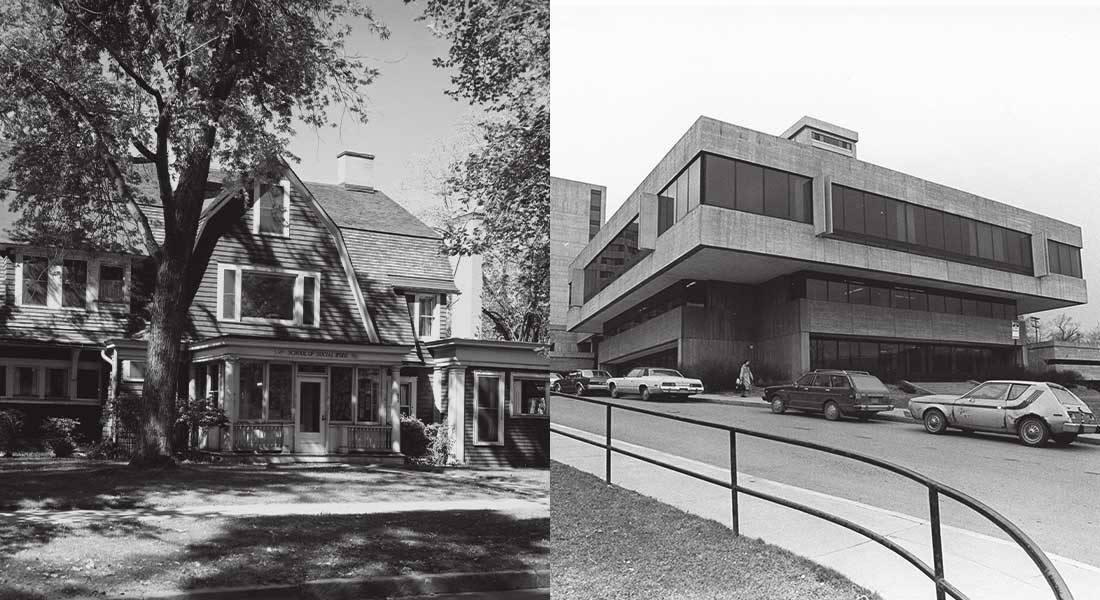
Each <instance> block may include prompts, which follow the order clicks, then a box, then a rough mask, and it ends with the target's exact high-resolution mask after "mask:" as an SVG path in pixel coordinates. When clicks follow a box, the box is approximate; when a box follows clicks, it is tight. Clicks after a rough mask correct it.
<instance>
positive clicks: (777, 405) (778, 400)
mask: <svg viewBox="0 0 1100 600" xmlns="http://www.w3.org/2000/svg"><path fill="white" fill-rule="evenodd" d="M770 402H771V405H772V412H773V413H775V414H777V415H781V414H783V413H785V412H787V401H786V400H784V399H783V396H780V395H779V394H775V395H774V396H772V397H771V399H770Z"/></svg>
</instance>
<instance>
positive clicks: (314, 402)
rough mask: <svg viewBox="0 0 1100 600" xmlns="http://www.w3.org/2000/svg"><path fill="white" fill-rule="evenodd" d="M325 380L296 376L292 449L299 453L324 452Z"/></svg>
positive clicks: (326, 396) (326, 403)
mask: <svg viewBox="0 0 1100 600" xmlns="http://www.w3.org/2000/svg"><path fill="white" fill-rule="evenodd" d="M327 399H328V395H327V394H325V380H324V379H319V378H314V377H299V378H298V407H297V410H296V411H295V419H294V421H295V430H294V451H295V452H297V453H300V454H324V453H325V431H326V430H327V429H328V428H327V427H325V421H326V413H327V411H326V410H325V408H326V407H327V405H328V402H327Z"/></svg>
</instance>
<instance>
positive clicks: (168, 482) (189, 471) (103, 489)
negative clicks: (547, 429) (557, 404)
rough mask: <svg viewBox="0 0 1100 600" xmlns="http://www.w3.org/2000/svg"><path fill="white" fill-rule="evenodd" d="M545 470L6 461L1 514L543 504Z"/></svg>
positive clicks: (1, 469)
mask: <svg viewBox="0 0 1100 600" xmlns="http://www.w3.org/2000/svg"><path fill="white" fill-rule="evenodd" d="M548 485H549V480H548V473H547V472H546V471H545V470H534V469H515V470H499V471H496V470H492V471H487V470H474V469H451V470H447V471H444V472H442V473H432V472H426V471H419V470H416V469H409V468H403V467H389V466H386V467H381V466H366V465H364V466H347V465H323V464H321V465H283V466H278V467H275V468H272V467H269V466H266V465H224V466H222V465H212V464H193V465H182V466H180V467H177V468H174V469H156V470H148V469H133V468H130V467H128V466H126V465H125V464H123V463H115V462H106V461H93V460H84V459H65V460H59V459H42V458H37V459H0V512H3V511H14V510H20V509H32V508H42V509H50V510H71V509H103V508H149V507H158V508H173V507H180V506H197V505H221V504H256V503H287V502H345V501H348V502H362V501H394V500H464V499H470V498H485V497H496V498H524V499H528V500H536V501H545V499H546V491H547V486H548Z"/></svg>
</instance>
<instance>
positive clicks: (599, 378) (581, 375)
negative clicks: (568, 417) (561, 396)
mask: <svg viewBox="0 0 1100 600" xmlns="http://www.w3.org/2000/svg"><path fill="white" fill-rule="evenodd" d="M608 379H611V374H610V373H608V372H607V371H597V370H592V369H580V370H579V371H571V372H570V373H569V374H568V375H566V376H565V380H564V381H562V382H561V388H562V389H563V390H569V391H571V392H573V393H574V394H576V395H578V396H583V395H585V394H587V393H590V392H606V391H607V380H608Z"/></svg>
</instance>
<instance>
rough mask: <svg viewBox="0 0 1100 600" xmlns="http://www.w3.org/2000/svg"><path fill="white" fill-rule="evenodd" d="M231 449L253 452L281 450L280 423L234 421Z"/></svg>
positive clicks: (281, 425)
mask: <svg viewBox="0 0 1100 600" xmlns="http://www.w3.org/2000/svg"><path fill="white" fill-rule="evenodd" d="M230 427H232V428H233V450H237V451H241V450H244V451H249V450H251V451H255V452H281V451H282V450H283V448H284V447H286V446H285V444H284V443H283V442H284V440H283V424H282V423H234V424H233V425H231V426H230Z"/></svg>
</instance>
